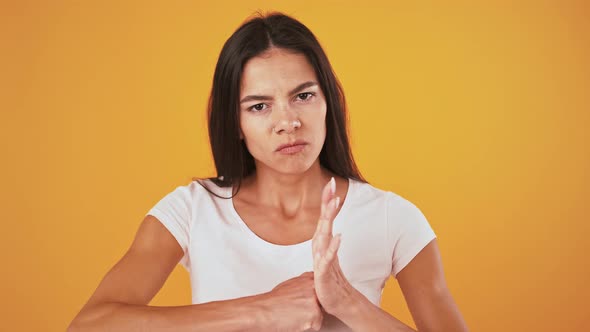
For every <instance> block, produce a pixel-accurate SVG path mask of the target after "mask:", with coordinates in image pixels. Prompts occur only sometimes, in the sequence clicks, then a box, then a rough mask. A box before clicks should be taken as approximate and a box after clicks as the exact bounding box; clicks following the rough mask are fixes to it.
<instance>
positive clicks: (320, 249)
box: [312, 179, 353, 315]
mask: <svg viewBox="0 0 590 332" xmlns="http://www.w3.org/2000/svg"><path fill="white" fill-rule="evenodd" d="M339 204H340V197H336V182H335V181H334V179H332V180H331V181H330V182H328V184H327V185H326V186H325V187H324V190H323V191H322V208H321V215H320V220H319V221H318V225H317V228H316V231H315V234H314V236H313V239H312V252H313V270H314V286H315V292H316V295H317V298H318V301H319V302H320V304H321V305H322V307H323V308H324V310H325V311H326V312H327V313H329V314H332V315H337V313H338V312H339V310H340V309H342V307H343V306H346V305H348V304H349V303H350V301H351V297H352V293H353V287H352V285H351V284H350V283H349V282H348V280H346V277H345V276H344V274H343V273H342V270H341V269H340V264H339V262H338V248H339V247H340V234H336V235H335V236H332V225H333V223H334V217H336V214H337V211H338V206H339Z"/></svg>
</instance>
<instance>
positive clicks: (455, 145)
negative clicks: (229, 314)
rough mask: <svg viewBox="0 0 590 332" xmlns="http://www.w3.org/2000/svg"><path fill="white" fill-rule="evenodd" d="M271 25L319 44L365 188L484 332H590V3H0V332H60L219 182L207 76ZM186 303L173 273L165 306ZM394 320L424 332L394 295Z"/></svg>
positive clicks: (178, 273) (388, 293)
mask: <svg viewBox="0 0 590 332" xmlns="http://www.w3.org/2000/svg"><path fill="white" fill-rule="evenodd" d="M258 9H262V10H280V11H284V12H286V13H288V14H291V15H293V16H295V17H297V18H298V19H300V20H301V21H302V22H304V23H305V24H306V25H307V26H308V27H309V28H310V29H311V30H312V31H314V33H315V34H316V35H317V36H318V38H319V40H320V42H321V43H322V44H323V46H324V47H325V50H326V51H327V53H328V56H329V58H330V59H331V61H332V64H333V66H334V68H335V70H336V73H337V75H338V76H339V78H340V80H341V81H342V84H343V86H344V89H345V92H346V94H347V98H348V102H349V107H350V117H351V121H352V126H351V129H352V131H351V137H352V142H353V148H354V152H355V156H356V158H357V161H358V164H359V166H360V168H361V171H362V172H363V173H364V175H365V176H366V177H367V178H368V180H369V181H370V182H371V183H372V184H373V185H375V186H377V187H379V188H383V189H386V190H390V191H394V192H396V193H398V194H400V195H402V196H404V197H406V198H407V199H409V200H410V201H412V202H413V203H415V204H416V205H417V206H418V207H419V208H420V209H421V210H422V211H423V212H424V214H425V215H426V217H427V218H428V220H429V221H430V223H431V225H432V227H433V228H434V230H435V231H436V233H437V234H438V238H439V244H440V247H441V252H442V256H443V262H444V266H445V271H446V276H447V280H448V284H449V287H450V289H451V291H452V293H453V294H454V297H455V299H456V301H457V302H458V304H459V306H460V309H461V311H462V312H463V315H464V316H465V319H466V321H467V322H468V325H469V326H470V327H471V329H472V330H473V331H490V332H491V331H566V330H568V331H571V330H577V331H580V330H582V329H588V328H589V327H588V321H587V316H585V315H587V314H588V309H587V308H588V300H589V299H590V290H589V289H590V288H589V286H588V285H587V282H588V275H587V273H588V272H589V260H588V258H587V256H586V255H587V253H588V251H589V249H590V248H589V245H588V242H587V241H585V239H586V237H587V234H588V232H589V230H590V229H589V226H588V217H587V216H588V212H589V211H588V210H589V209H588V197H589V196H590V190H589V189H588V185H589V184H590V183H589V178H588V170H589V169H590V153H589V149H588V142H590V137H589V136H590V134H589V133H588V131H587V129H588V126H589V125H590V112H589V111H590V96H589V95H590V93H589V91H590V63H589V60H588V59H590V34H589V32H590V20H589V19H588V17H590V11H589V7H588V2H585V1H577V2H576V1H557V0H556V1H534V2H533V1H531V2H528V3H526V4H525V3H524V2H520V4H518V5H517V4H514V3H510V2H498V1H488V2H477V3H475V2H471V1H465V2H452V3H451V2H444V3H443V2H438V3H428V4H426V3H418V2H410V3H409V2H407V1H370V0H365V1H362V2H358V3H357V2H352V1H346V2H344V1H290V2H283V3H282V4H281V5H276V4H273V2H271V1H259V2H253V1H211V2H210V3H202V2H197V1H194V2H190V1H161V2H159V3H155V2H149V4H148V3H146V2H139V1H138V2H122V1H18V2H16V1H15V2H14V3H10V2H8V1H3V2H2V4H1V5H0V25H1V29H0V37H1V38H0V40H1V41H0V43H1V45H2V51H1V52H0V57H1V61H0V77H1V78H0V80H1V82H2V83H1V84H2V86H1V87H0V88H1V89H0V103H1V104H0V107H1V113H0V114H1V115H0V116H1V121H0V123H1V125H0V126H1V128H0V129H1V130H0V135H1V136H0V138H1V140H0V141H1V143H0V144H2V145H1V148H2V150H1V155H2V163H1V164H2V166H0V167H1V168H2V169H1V175H2V190H1V195H2V196H1V197H0V198H1V202H2V219H3V224H2V225H3V227H2V228H3V229H2V232H1V234H2V236H1V239H0V246H1V247H0V249H1V251H0V252H1V254H2V257H1V258H2V262H3V271H2V276H1V283H0V285H1V286H2V293H1V294H2V298H3V301H1V303H0V312H2V317H3V318H2V325H3V326H2V329H3V330H6V331H17V330H18V331H63V330H64V329H65V328H66V326H67V324H68V323H69V321H70V320H71V319H72V318H73V317H74V315H75V314H76V313H77V312H78V310H79V309H80V308H81V306H82V305H83V304H84V303H85V301H86V300H87V299H88V297H89V296H90V295H91V293H92V292H93V291H94V289H95V287H96V286H97V285H98V283H99V282H100V280H101V278H102V276H103V275H104V274H105V273H106V272H107V271H108V269H109V268H110V267H111V266H112V265H113V264H114V263H115V262H116V261H117V260H118V259H119V258H120V257H121V255H122V254H123V253H124V252H125V251H126V249H127V248H128V246H129V244H130V243H131V240H132V239H133V236H134V234H135V231H136V229H137V226H138V225H139V223H140V221H141V220H142V218H143V215H144V214H145V213H146V212H147V210H148V209H149V208H150V207H151V206H153V204H155V203H156V202H157V200H159V199H160V198H161V197H163V195H165V194H166V193H168V192H169V191H171V190H172V189H174V188H175V187H176V186H178V185H184V184H187V183H188V181H189V180H190V178H191V177H192V176H207V175H213V163H212V160H211V154H210V150H209V146H208V140H207V132H206V124H205V121H204V120H205V115H204V114H205V113H204V112H205V105H206V99H207V97H208V92H209V89H210V83H211V78H212V73H213V69H214V65H215V61H216V59H217V56H218V54H219V51H220V49H221V47H222V44H223V43H224V42H225V40H226V39H227V37H229V35H230V34H231V33H232V32H233V31H234V29H235V28H237V26H239V24H240V23H241V22H242V21H243V20H245V19H246V17H247V16H248V15H250V14H252V13H253V12H254V11H255V10H258ZM188 303H190V285H189V279H188V274H187V273H186V272H185V271H184V270H183V269H182V268H181V267H180V266H179V267H177V268H176V269H175V271H174V272H173V273H172V275H171V276H170V278H169V280H168V282H167V283H166V285H165V286H164V287H163V289H162V290H161V292H160V293H159V294H158V295H157V297H156V298H155V299H154V300H153V302H152V304H155V305H180V304H188ZM382 306H383V307H384V308H385V309H386V310H387V311H388V312H390V313H392V314H393V315H394V316H396V317H398V318H399V319H401V320H403V321H405V322H408V323H410V324H411V316H410V315H409V313H408V310H407V308H406V305H405V302H404V299H403V296H402V294H401V292H400V291H399V287H398V286H397V283H396V282H395V280H394V279H391V280H390V281H389V282H388V284H387V286H386V290H385V292H384V299H383V303H382Z"/></svg>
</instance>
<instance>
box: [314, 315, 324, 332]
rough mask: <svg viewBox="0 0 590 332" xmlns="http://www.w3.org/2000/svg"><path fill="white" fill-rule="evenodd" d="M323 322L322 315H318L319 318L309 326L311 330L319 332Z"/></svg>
mask: <svg viewBox="0 0 590 332" xmlns="http://www.w3.org/2000/svg"><path fill="white" fill-rule="evenodd" d="M323 320H324V315H323V314H320V315H319V317H318V319H316V320H315V321H314V322H313V324H312V325H311V328H312V329H313V330H314V331H319V330H320V329H321V328H322V322H323Z"/></svg>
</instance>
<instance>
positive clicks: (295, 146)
mask: <svg viewBox="0 0 590 332" xmlns="http://www.w3.org/2000/svg"><path fill="white" fill-rule="evenodd" d="M307 144H308V143H307V142H305V141H302V140H297V141H295V142H292V143H288V144H282V145H280V146H279V147H278V148H277V149H276V150H275V152H279V153H283V154H292V153H297V152H299V151H301V150H303V149H304V148H305V146H306V145H307Z"/></svg>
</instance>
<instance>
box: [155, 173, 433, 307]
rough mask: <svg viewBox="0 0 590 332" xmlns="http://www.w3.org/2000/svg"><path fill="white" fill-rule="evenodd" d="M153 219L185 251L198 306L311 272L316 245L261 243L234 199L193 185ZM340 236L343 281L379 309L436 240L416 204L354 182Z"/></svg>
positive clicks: (337, 222) (337, 227) (165, 202)
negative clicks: (391, 284)
mask: <svg viewBox="0 0 590 332" xmlns="http://www.w3.org/2000/svg"><path fill="white" fill-rule="evenodd" d="M204 184H205V185H206V186H207V187H208V188H209V189H210V190H212V191H214V192H215V193H217V194H219V195H220V196H223V197H230V196H231V188H229V187H228V188H220V187H217V186H216V185H215V184H214V183H213V182H211V181H210V180H205V181H204ZM148 214H149V215H153V216H154V217H156V218H157V219H158V220H160V222H161V223H162V224H164V226H165V227H166V228H167V229H168V230H169V231H170V233H172V235H173V236H174V237H175V238H176V240H177V241H178V243H179V244H180V246H181V247H182V250H183V251H184V256H183V257H182V259H181V260H180V264H182V266H184V267H185V268H186V269H187V271H189V273H190V281H191V288H192V303H193V304H198V303H205V302H210V301H218V300H226V299H233V298H239V297H244V296H250V295H255V294H260V293H265V292H268V291H271V290H272V289H273V288H274V287H275V286H276V285H278V284H279V283H281V282H283V281H285V280H287V279H290V278H293V277H296V276H299V275H300V274H302V273H303V272H306V271H313V259H312V254H311V252H312V251H311V240H308V241H305V242H301V243H298V244H294V245H277V244H273V243H270V242H267V241H265V240H263V239H262V238H260V237H258V236H257V235H256V234H255V233H254V232H253V231H252V230H251V229H250V228H248V226H247V225H246V224H245V223H244V221H243V220H242V219H241V218H240V216H239V215H238V213H237V212H236V210H235V209H234V205H233V201H232V200H231V199H222V198H218V197H215V196H214V195H212V194H210V193H209V192H207V190H205V188H203V187H202V186H201V185H200V184H199V183H197V182H196V181H192V182H191V183H189V184H188V185H184V186H179V187H177V188H176V189H175V190H173V191H172V192H170V193H169V194H167V195H166V196H164V197H163V198H162V199H161V200H160V201H159V202H158V203H157V204H156V205H155V206H154V207H153V208H152V209H150V210H149V212H148V213H147V214H146V215H148ZM337 233H341V234H342V239H341V240H342V241H341V244H340V249H339V250H338V258H339V261H340V266H341V268H342V271H343V273H344V275H345V276H346V278H347V279H348V281H349V282H350V283H351V285H352V286H353V287H355V288H356V289H357V290H358V291H360V292H361V293H362V294H364V295H365V296H366V297H367V298H368V299H369V300H370V301H371V302H372V303H374V304H375V305H380V301H381V293H382V291H383V286H384V285H385V282H386V281H387V279H388V278H389V277H390V276H391V275H393V276H395V275H396V274H397V273H398V272H399V271H401V270H402V269H403V268H404V267H405V266H406V265H407V264H408V263H409V262H410V261H411V260H412V259H413V258H414V257H415V256H416V254H418V253H419V252H420V251H421V250H422V249H423V248H424V247H425V246H426V245H427V244H428V243H429V242H430V241H432V240H433V239H434V238H435V237H436V235H435V234H434V232H433V230H432V228H431V227H430V225H429V223H428V221H427V220H426V218H425V217H424V215H423V214H422V212H421V211H420V210H419V209H418V208H417V207H416V206H415V205H414V204H412V203H411V202H409V201H408V200H406V199H404V198H403V197H401V196H399V195H397V194H395V193H393V192H389V191H384V190H381V189H377V188H375V187H373V186H372V185H370V184H367V183H363V182H360V181H356V180H352V179H349V186H348V193H347V195H346V197H345V200H344V201H343V203H342V208H341V209H340V211H339V213H338V215H337V216H336V218H335V219H334V226H333V234H337Z"/></svg>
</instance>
